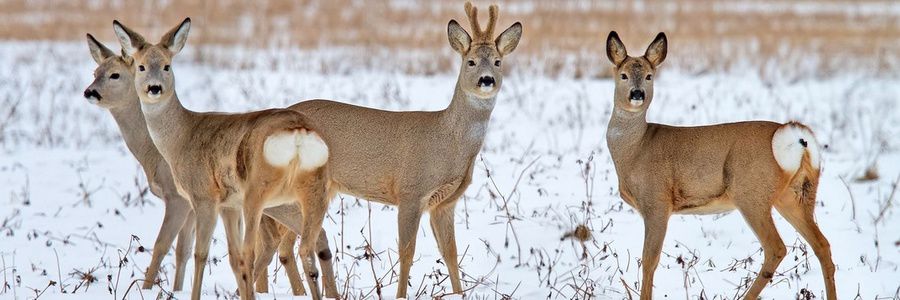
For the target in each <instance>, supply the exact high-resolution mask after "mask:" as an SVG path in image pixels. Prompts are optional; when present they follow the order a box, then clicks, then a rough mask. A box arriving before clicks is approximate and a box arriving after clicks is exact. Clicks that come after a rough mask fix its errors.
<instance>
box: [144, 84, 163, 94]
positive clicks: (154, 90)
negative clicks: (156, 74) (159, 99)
mask: <svg viewBox="0 0 900 300" xmlns="http://www.w3.org/2000/svg"><path fill="white" fill-rule="evenodd" d="M147 91H148V92H150V93H151V94H154V95H159V94H161V93H162V86H159V85H151V86H148V87H147Z"/></svg>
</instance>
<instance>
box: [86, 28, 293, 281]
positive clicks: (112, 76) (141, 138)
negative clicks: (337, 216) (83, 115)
mask: <svg viewBox="0 0 900 300" xmlns="http://www.w3.org/2000/svg"><path fill="white" fill-rule="evenodd" d="M87 41H88V48H89V49H90V52H91V57H93V59H94V61H95V62H97V65H98V66H97V68H96V69H95V70H94V81H93V82H92V83H91V85H90V86H88V88H87V89H86V90H85V91H84V96H85V98H87V99H88V102H90V103H92V104H95V105H97V106H100V107H102V108H105V109H107V110H109V112H110V113H111V114H112V115H113V119H115V121H116V124H117V125H118V127H119V131H120V132H121V134H122V137H123V139H124V140H125V146H126V147H128V150H129V151H131V154H132V155H134V157H135V159H137V160H138V162H139V163H140V165H141V167H142V168H143V169H144V174H145V175H146V176H147V181H148V182H149V185H150V192H151V193H153V194H154V195H156V196H157V197H160V198H161V199H163V201H164V203H165V209H166V214H165V216H164V218H163V224H162V226H161V227H160V232H159V234H158V235H157V238H156V243H154V246H153V250H152V253H153V255H152V260H151V262H150V265H149V266H148V267H147V274H146V277H145V279H144V284H143V288H144V289H150V288H152V287H153V285H154V284H155V283H156V278H157V272H158V270H159V266H160V264H161V263H162V258H163V256H165V254H166V253H167V252H168V250H169V248H170V247H171V245H172V241H173V240H174V239H175V236H176V235H178V237H179V241H178V245H177V249H176V252H175V257H176V258H175V270H176V272H175V281H174V287H173V290H175V291H181V289H182V285H183V283H184V271H185V266H186V264H187V259H188V257H189V256H188V255H189V254H190V251H191V245H190V243H192V242H193V239H194V238H193V234H194V231H193V229H194V220H193V218H194V217H193V213H192V210H191V206H190V205H191V204H190V203H189V202H188V201H187V200H186V199H184V198H183V197H181V196H180V195H178V192H177V191H176V189H175V182H174V181H173V179H172V173H171V171H170V170H169V165H168V164H166V162H165V160H164V159H163V157H162V155H160V154H159V151H157V149H156V146H155V145H153V141H152V140H151V139H150V133H149V132H148V131H147V123H146V121H145V120H144V115H143V113H141V106H140V105H141V104H140V100H139V99H138V94H137V91H135V89H134V75H133V74H132V68H131V65H130V64H131V61H130V60H129V59H128V58H127V57H125V56H119V55H116V53H114V52H113V51H112V50H109V48H107V47H106V46H105V45H103V44H102V43H100V42H99V41H97V39H95V38H94V36H92V35H91V34H88V35H87ZM263 224H264V226H262V227H261V230H262V231H263V233H262V236H263V240H262V241H261V243H260V245H259V247H260V248H258V249H261V251H260V253H259V254H258V255H259V256H260V257H263V258H264V257H266V256H268V260H265V261H264V262H265V265H264V266H262V267H263V268H265V267H266V266H267V265H268V264H269V262H270V261H271V257H272V254H273V253H274V252H275V248H273V247H268V245H270V244H274V243H275V241H269V240H268V239H275V240H279V239H280V240H281V243H282V244H285V245H288V244H289V245H290V247H283V248H279V256H280V257H288V259H285V260H281V262H282V263H283V264H285V268H286V270H287V275H288V279H289V281H290V282H291V287H292V289H293V291H294V293H295V294H297V295H302V294H303V293H304V289H303V284H302V282H300V273H299V272H298V271H297V265H296V262H295V261H294V260H293V243H294V242H295V241H296V236H294V235H292V234H286V233H285V230H286V229H285V228H284V226H282V225H280V224H278V223H275V222H274V221H272V220H271V219H269V217H265V219H264V222H263ZM179 231H180V232H179ZM291 264H293V265H291ZM260 278H262V277H260ZM266 287H268V286H266ZM298 293H299V294H298Z"/></svg>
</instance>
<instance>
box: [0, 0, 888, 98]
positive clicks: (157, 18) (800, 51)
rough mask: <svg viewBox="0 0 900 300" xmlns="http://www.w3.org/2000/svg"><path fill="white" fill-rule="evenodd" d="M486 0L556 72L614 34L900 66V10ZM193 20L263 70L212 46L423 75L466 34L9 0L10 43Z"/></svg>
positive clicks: (789, 67) (200, 36) (335, 13)
mask: <svg viewBox="0 0 900 300" xmlns="http://www.w3.org/2000/svg"><path fill="white" fill-rule="evenodd" d="M489 3H497V4H499V5H500V7H501V9H500V21H499V24H498V32H499V31H500V30H502V29H504V28H506V27H507V26H509V25H511V24H512V23H513V22H515V21H521V22H522V23H523V24H524V28H525V30H524V36H523V38H522V42H521V44H520V45H519V48H518V50H517V53H516V55H514V58H513V59H515V60H516V61H517V62H516V63H515V64H511V66H512V67H513V68H527V69H533V70H534V71H536V72H540V73H543V74H545V75H552V76H574V77H582V76H587V77H597V76H599V77H603V76H607V75H608V73H609V71H610V68H609V64H608V63H607V61H606V58H605V55H604V52H603V43H604V41H605V39H606V35H607V33H608V32H609V31H610V30H616V31H618V32H619V35H620V36H621V37H622V38H623V40H624V42H625V44H626V45H627V46H628V49H629V50H630V51H631V54H634V55H637V54H641V53H643V49H644V47H646V45H647V44H648V43H649V42H650V40H651V39H652V38H653V37H654V36H655V34H656V33H657V32H659V31H664V32H666V33H667V34H668V37H669V47H670V52H669V58H668V60H667V62H666V64H667V65H669V66H675V67H677V68H679V69H681V70H684V71H688V72H691V73H706V72H717V71H722V70H726V71H727V70H732V69H739V70H747V69H752V70H755V71H757V72H760V73H761V74H760V75H764V76H765V77H769V78H772V77H774V78H773V79H776V78H777V80H782V79H788V80H791V79H796V78H802V77H809V76H832V75H835V74H838V73H841V72H846V71H848V70H853V71H863V72H865V73H869V74H872V75H884V74H887V73H891V71H892V70H896V69H897V67H898V65H900V17H898V15H900V2H898V1H890V0H888V1H878V0H875V1H866V0H864V1H857V0H808V1H790V0H724V1H712V0H697V1H694V0H673V1H667V0H643V1H538V0H520V1H504V0H499V1H493V2H490V1H475V4H476V5H478V6H482V14H481V17H482V18H483V19H482V22H484V20H485V19H486V18H487V17H486V13H485V12H486V6H487V5H488V4H489ZM184 17H191V18H192V20H193V24H194V26H193V27H192V29H191V36H190V39H189V45H192V47H189V49H193V51H194V55H195V56H194V59H196V60H197V61H198V62H201V63H208V64H213V65H221V64H238V63H239V64H248V63H250V64H252V63H254V62H247V61H245V60H235V59H233V53H228V54H223V53H222V52H229V51H227V50H225V49H222V47H209V46H222V45H225V46H228V47H227V49H232V51H233V50H234V49H251V50H253V49H269V50H271V49H285V48H298V49H316V48H322V47H329V49H334V50H333V51H336V53H335V54H334V57H333V59H334V60H335V61H341V60H342V61H350V62H353V65H355V66H367V67H370V68H375V69H389V70H398V71H401V72H406V73H415V74H421V73H424V74H429V73H435V72H451V73H452V72H455V71H456V70H455V69H454V68H450V67H449V66H450V65H451V63H454V62H455V60H456V59H457V58H456V56H455V55H452V54H451V52H452V51H451V50H450V47H449V46H448V43H447V37H446V24H447V22H448V21H449V20H450V19H457V20H458V21H460V23H462V24H464V26H465V27H468V23H467V22H466V21H465V13H464V10H463V2H462V1H411V0H394V1H361V0H300V1H294V0H262V1H234V0H180V1H146V0H144V1H125V0H2V1H0V39H13V40H52V41H82V40H83V37H84V33H85V32H92V33H93V34H94V35H95V36H97V37H98V38H100V39H101V40H105V41H110V42H112V41H114V40H113V35H112V30H111V26H110V24H111V22H112V19H114V18H116V19H119V20H120V21H122V22H124V24H126V25H129V26H131V27H133V28H135V29H136V30H138V31H141V32H143V33H145V34H147V35H149V36H152V37H158V36H160V35H161V34H163V33H164V32H165V31H166V30H168V29H169V28H170V27H171V26H174V24H177V23H178V22H179V21H180V20H181V19H183V18H184ZM482 24H484V23H482ZM281 52H282V53H283V51H281ZM435 53H440V54H441V55H439V56H435V55H434V54H435ZM271 60H277V58H274V57H273V58H271ZM255 63H258V64H271V63H276V64H281V63H285V62H281V61H279V62H272V61H266V60H265V59H261V60H257V61H255ZM287 63H289V64H290V63H291V62H287ZM322 68H323V69H328V68H329V67H328V66H322ZM335 68H340V67H335ZM667 68H670V67H667ZM332 71H342V70H340V69H336V70H332ZM343 71H346V70H343Z"/></svg>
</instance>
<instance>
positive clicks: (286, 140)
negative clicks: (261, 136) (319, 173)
mask: <svg viewBox="0 0 900 300" xmlns="http://www.w3.org/2000/svg"><path fill="white" fill-rule="evenodd" d="M263 156H264V157H265V159H266V162H268V163H269V164H271V165H272V166H276V167H286V166H287V165H288V164H290V163H291V161H293V160H294V159H299V162H300V163H299V164H298V168H300V169H301V170H304V171H309V170H314V169H316V168H318V167H321V166H322V165H325V162H327V161H328V146H327V145H325V141H323V140H322V138H320V137H319V135H318V134H315V133H313V132H311V131H306V130H305V129H302V130H294V131H284V132H279V133H276V134H273V135H271V136H269V137H268V138H266V142H265V144H264V145H263Z"/></svg>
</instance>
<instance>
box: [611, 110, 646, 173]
mask: <svg viewBox="0 0 900 300" xmlns="http://www.w3.org/2000/svg"><path fill="white" fill-rule="evenodd" d="M646 132H647V110H643V111H640V112H630V111H627V110H625V109H623V108H621V107H619V106H618V105H615V106H614V107H613V112H612V116H610V118H609V126H608V128H607V130H606V144H607V146H608V147H609V153H610V155H611V156H612V159H613V162H614V163H615V164H616V167H617V168H620V166H621V165H623V164H624V165H627V164H628V162H629V161H631V159H632V158H633V157H634V155H635V154H636V153H639V151H640V150H641V149H640V147H641V143H642V141H643V139H644V133H646Z"/></svg>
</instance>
